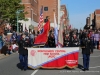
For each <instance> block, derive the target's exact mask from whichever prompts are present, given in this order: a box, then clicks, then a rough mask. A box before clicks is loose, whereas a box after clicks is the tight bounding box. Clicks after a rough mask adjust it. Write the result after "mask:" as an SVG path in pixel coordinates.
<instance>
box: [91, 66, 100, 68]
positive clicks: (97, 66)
mask: <svg viewBox="0 0 100 75" xmlns="http://www.w3.org/2000/svg"><path fill="white" fill-rule="evenodd" d="M99 67H100V66H95V67H89V68H99Z"/></svg>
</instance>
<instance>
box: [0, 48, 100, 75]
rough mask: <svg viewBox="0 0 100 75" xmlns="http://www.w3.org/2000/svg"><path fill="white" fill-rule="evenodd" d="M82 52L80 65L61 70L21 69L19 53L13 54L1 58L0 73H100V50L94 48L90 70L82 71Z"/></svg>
mask: <svg viewBox="0 0 100 75" xmlns="http://www.w3.org/2000/svg"><path fill="white" fill-rule="evenodd" d="M82 64H83V63H82V54H81V52H80V53H79V66H78V67H77V68H75V69H68V68H64V69H61V70H55V69H53V70H47V69H37V70H31V69H28V70H27V71H21V69H20V64H19V59H18V54H12V55H10V56H8V57H6V58H3V59H1V60H0V75H100V51H99V50H94V53H93V54H91V58H90V70H89V71H85V72H84V71H82V70H81V67H82Z"/></svg>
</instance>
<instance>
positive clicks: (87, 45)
mask: <svg viewBox="0 0 100 75" xmlns="http://www.w3.org/2000/svg"><path fill="white" fill-rule="evenodd" d="M81 47H82V54H83V67H84V69H83V71H86V70H89V60H90V54H91V53H93V44H92V42H91V40H90V39H89V38H88V36H87V35H86V37H85V38H83V39H82V45H81Z"/></svg>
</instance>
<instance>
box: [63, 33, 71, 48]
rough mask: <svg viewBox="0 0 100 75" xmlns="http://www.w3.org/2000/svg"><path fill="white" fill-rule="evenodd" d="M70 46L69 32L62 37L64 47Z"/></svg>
mask: <svg viewBox="0 0 100 75" xmlns="http://www.w3.org/2000/svg"><path fill="white" fill-rule="evenodd" d="M69 46H70V37H69V34H66V36H65V37H64V47H69Z"/></svg>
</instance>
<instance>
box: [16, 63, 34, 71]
mask: <svg viewBox="0 0 100 75" xmlns="http://www.w3.org/2000/svg"><path fill="white" fill-rule="evenodd" d="M16 66H17V67H18V68H19V69H22V66H21V64H20V63H18V64H17V65H16ZM28 70H33V69H31V68H29V67H28Z"/></svg>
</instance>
